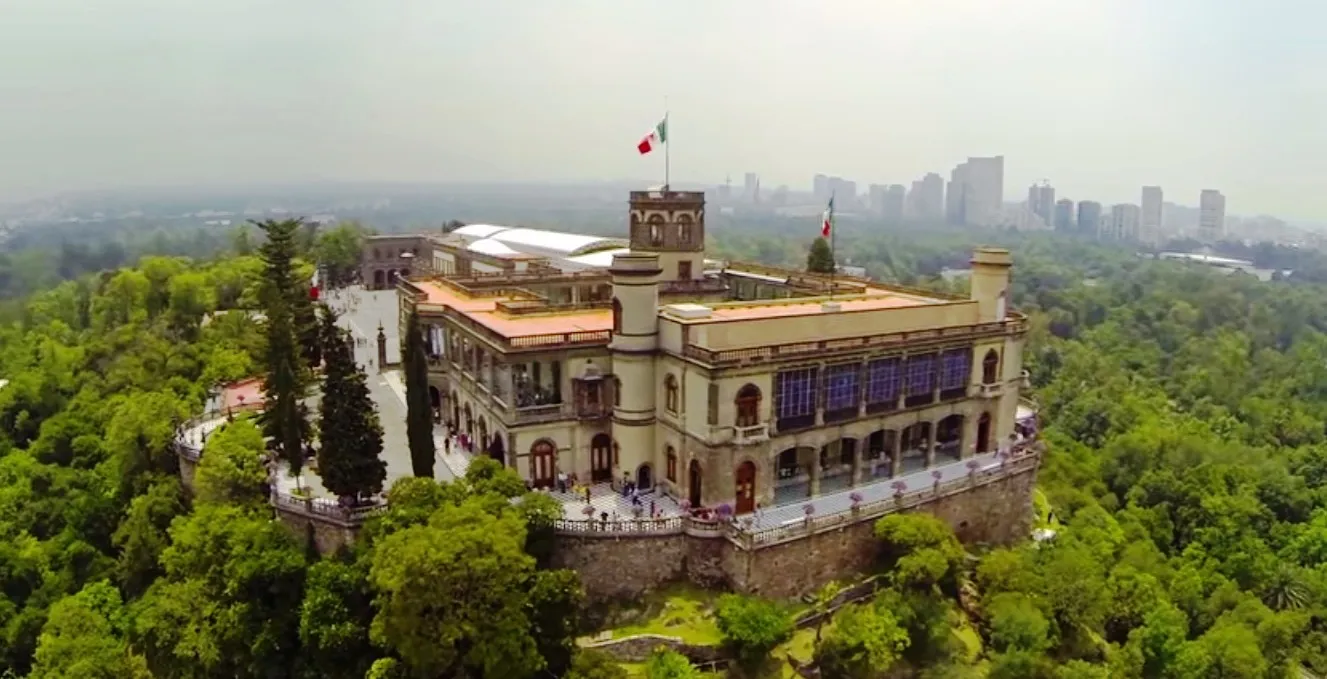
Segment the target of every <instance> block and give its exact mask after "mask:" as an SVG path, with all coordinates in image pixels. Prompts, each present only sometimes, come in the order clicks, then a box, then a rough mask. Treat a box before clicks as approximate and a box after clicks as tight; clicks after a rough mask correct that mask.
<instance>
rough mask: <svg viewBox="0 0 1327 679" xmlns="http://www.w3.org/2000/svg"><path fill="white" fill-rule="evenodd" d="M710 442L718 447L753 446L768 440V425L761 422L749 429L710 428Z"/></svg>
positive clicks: (730, 427) (729, 426)
mask: <svg viewBox="0 0 1327 679" xmlns="http://www.w3.org/2000/svg"><path fill="white" fill-rule="evenodd" d="M710 440H711V442H713V443H715V444H719V445H723V444H732V445H736V446H754V445H756V444H760V443H765V442H766V441H768V440H769V423H768V422H761V423H760V424H753V425H751V426H749V427H735V426H731V425H725V426H717V427H711V428H710Z"/></svg>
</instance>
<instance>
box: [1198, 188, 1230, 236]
mask: <svg viewBox="0 0 1327 679" xmlns="http://www.w3.org/2000/svg"><path fill="white" fill-rule="evenodd" d="M1225 236H1226V197H1225V196H1223V195H1221V192H1220V191H1217V190H1216V189H1203V192H1202V194H1201V195H1199V196H1198V239H1199V240H1201V241H1204V242H1208V243H1215V242H1216V241H1219V240H1221V239H1222V238H1225Z"/></svg>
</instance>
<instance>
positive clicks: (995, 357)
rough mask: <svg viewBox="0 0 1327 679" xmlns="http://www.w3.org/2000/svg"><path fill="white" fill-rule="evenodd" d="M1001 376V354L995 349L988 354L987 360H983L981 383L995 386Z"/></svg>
mask: <svg viewBox="0 0 1327 679" xmlns="http://www.w3.org/2000/svg"><path fill="white" fill-rule="evenodd" d="M999 375H1000V354H999V353H997V352H996V351H995V350H994V349H991V350H990V351H987V352H986V358H983V359H981V383H982V384H995V382H996V381H997V380H998V379H999Z"/></svg>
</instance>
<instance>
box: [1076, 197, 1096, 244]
mask: <svg viewBox="0 0 1327 679" xmlns="http://www.w3.org/2000/svg"><path fill="white" fill-rule="evenodd" d="M1100 224H1101V203H1098V202H1096V201H1095V200H1082V201H1079V202H1078V233H1081V234H1083V235H1084V236H1095V235H1097V230H1098V228H1099V225H1100Z"/></svg>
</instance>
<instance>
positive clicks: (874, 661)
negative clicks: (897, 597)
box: [815, 604, 909, 679]
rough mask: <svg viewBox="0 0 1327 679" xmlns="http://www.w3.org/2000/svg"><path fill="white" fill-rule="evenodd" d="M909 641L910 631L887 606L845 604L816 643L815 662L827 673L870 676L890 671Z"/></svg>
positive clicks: (852, 678) (849, 678)
mask: <svg viewBox="0 0 1327 679" xmlns="http://www.w3.org/2000/svg"><path fill="white" fill-rule="evenodd" d="M908 643H909V642H908V633H907V631H906V630H904V629H903V627H902V626H901V625H900V624H899V621H898V619H897V618H896V617H895V616H894V613H893V612H891V611H890V610H888V609H886V608H885V607H884V606H879V605H862V604H854V605H849V606H844V607H843V608H841V609H839V611H838V613H836V614H835V615H834V623H833V624H832V625H831V626H830V628H829V629H828V630H826V633H825V636H824V638H823V639H822V640H821V643H820V644H819V645H818V646H817V647H816V652H815V657H816V663H817V664H818V665H819V666H820V671H821V672H822V673H824V674H825V676H833V677H844V679H869V678H870V677H875V676H878V675H880V674H883V673H885V672H887V671H889V669H890V668H891V667H893V666H894V664H895V663H896V662H898V661H899V659H900V658H901V657H902V654H903V651H904V650H905V649H906V648H907V647H908Z"/></svg>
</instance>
